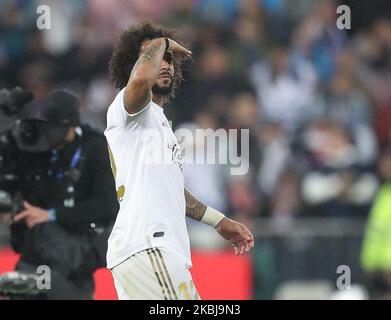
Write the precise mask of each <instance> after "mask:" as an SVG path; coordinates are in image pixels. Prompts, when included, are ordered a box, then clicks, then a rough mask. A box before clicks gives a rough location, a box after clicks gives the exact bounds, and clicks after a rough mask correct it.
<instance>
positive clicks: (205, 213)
mask: <svg viewBox="0 0 391 320" xmlns="http://www.w3.org/2000/svg"><path fill="white" fill-rule="evenodd" d="M185 200H186V216H188V217H190V218H192V219H194V220H198V221H201V222H202V223H205V224H208V225H210V226H212V227H214V228H215V230H216V231H217V232H218V233H219V234H220V235H221V236H222V237H223V238H224V239H226V240H229V241H230V242H231V244H232V246H233V247H234V250H235V253H236V254H237V255H241V254H244V253H246V252H249V251H250V250H251V248H252V247H253V246H254V236H253V235H252V233H251V232H250V231H249V230H248V229H247V227H246V226H245V225H244V224H241V223H239V222H237V221H234V220H232V219H229V218H227V217H226V216H225V215H224V214H222V213H221V212H219V211H217V210H215V209H213V208H210V207H207V206H206V205H204V204H203V203H201V202H200V201H198V200H197V199H196V198H194V197H193V196H192V194H191V193H190V192H189V191H187V190H186V189H185Z"/></svg>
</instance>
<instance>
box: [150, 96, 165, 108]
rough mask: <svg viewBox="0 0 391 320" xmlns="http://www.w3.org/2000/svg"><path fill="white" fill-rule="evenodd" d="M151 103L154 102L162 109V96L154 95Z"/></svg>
mask: <svg viewBox="0 0 391 320" xmlns="http://www.w3.org/2000/svg"><path fill="white" fill-rule="evenodd" d="M152 101H153V102H155V103H156V104H157V105H158V106H159V107H162V108H164V96H161V95H158V94H154V95H153V97H152Z"/></svg>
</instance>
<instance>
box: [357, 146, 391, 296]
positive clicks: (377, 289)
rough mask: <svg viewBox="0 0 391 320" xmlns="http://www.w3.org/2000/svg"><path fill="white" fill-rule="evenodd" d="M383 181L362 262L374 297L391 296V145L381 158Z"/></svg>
mask: <svg viewBox="0 0 391 320" xmlns="http://www.w3.org/2000/svg"><path fill="white" fill-rule="evenodd" d="M379 171H380V176H381V178H382V182H383V183H382V185H381V187H380V189H379V191H378V193H377V195H376V199H375V201H374V203H373V206H372V209H371V213H370V216H369V219H368V224H367V228H366V232H365V236H364V241H363V247H362V252H361V264H362V266H363V268H364V270H365V271H366V272H367V275H368V283H367V285H368V289H369V293H370V296H371V298H372V299H390V298H391V254H390V253H391V251H390V243H391V239H390V237H391V229H390V228H391V147H389V148H388V149H387V150H386V151H385V152H384V154H383V155H382V157H381V159H380V162H379Z"/></svg>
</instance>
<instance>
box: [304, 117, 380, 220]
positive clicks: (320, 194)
mask: <svg viewBox="0 0 391 320" xmlns="http://www.w3.org/2000/svg"><path fill="white" fill-rule="evenodd" d="M303 144H304V150H305V152H306V153H307V159H308V163H307V166H308V167H307V169H306V171H305V173H304V175H303V181H302V197H303V200H304V201H305V203H306V205H307V206H308V207H309V209H308V210H309V211H310V212H312V214H314V213H316V214H317V215H320V216H333V217H344V216H345V217H346V216H351V215H353V216H359V215H366V213H367V210H368V206H369V205H370V203H371V201H372V199H373V196H374V194H375V192H376V189H377V178H376V176H375V175H374V174H373V173H371V172H370V171H364V170H363V169H362V168H361V167H360V163H359V161H360V157H359V150H358V148H357V145H355V144H354V142H353V141H352V139H351V136H350V134H349V132H348V131H347V130H346V128H345V127H343V126H341V125H338V124H337V123H334V122H332V121H330V120H326V119H324V120H319V121H316V122H314V123H312V124H310V126H309V127H308V128H307V129H306V131H305V132H304V137H303Z"/></svg>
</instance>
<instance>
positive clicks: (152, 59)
mask: <svg viewBox="0 0 391 320" xmlns="http://www.w3.org/2000/svg"><path fill="white" fill-rule="evenodd" d="M165 48H166V43H165V40H164V38H157V39H154V40H153V41H151V42H150V43H149V44H148V45H147V46H146V47H141V50H140V51H141V53H140V56H139V58H138V60H137V62H136V63H135V65H134V67H133V69H132V72H131V73H130V77H129V81H128V84H127V85H126V89H125V94H124V105H125V109H126V111H128V112H129V113H130V114H133V113H136V112H138V111H140V110H141V109H142V108H144V107H145V106H146V104H147V103H148V102H149V101H150V100H151V98H152V91H151V88H152V87H153V85H154V84H155V82H156V80H157V78H158V76H159V72H160V65H161V62H162V59H163V56H164V52H165Z"/></svg>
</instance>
